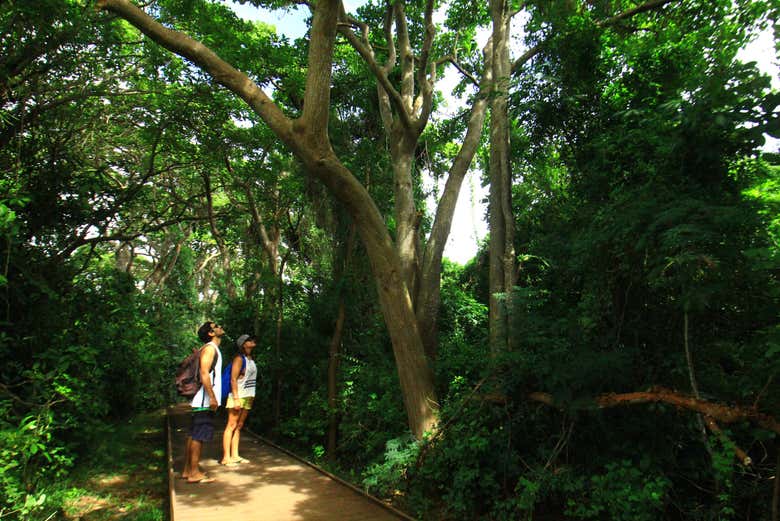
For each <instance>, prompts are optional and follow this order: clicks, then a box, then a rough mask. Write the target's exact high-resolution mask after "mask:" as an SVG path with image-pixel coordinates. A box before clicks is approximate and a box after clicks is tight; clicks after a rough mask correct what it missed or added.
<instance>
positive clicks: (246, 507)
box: [168, 404, 411, 521]
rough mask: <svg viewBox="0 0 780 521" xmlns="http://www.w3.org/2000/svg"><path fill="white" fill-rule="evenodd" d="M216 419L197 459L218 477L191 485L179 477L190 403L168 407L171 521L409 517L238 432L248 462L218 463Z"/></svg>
mask: <svg viewBox="0 0 780 521" xmlns="http://www.w3.org/2000/svg"><path fill="white" fill-rule="evenodd" d="M217 417H218V423H217V425H216V427H217V428H216V430H215V433H214V440H213V441H212V442H210V443H206V444H204V446H203V455H202V457H201V467H202V468H203V470H204V471H205V472H206V473H207V474H208V475H209V476H211V477H214V478H216V479H217V481H216V482H214V483H201V484H190V483H187V482H186V480H183V479H181V478H180V477H179V474H180V472H181V469H182V466H183V464H182V462H183V458H184V443H185V440H186V436H187V430H188V428H189V421H190V416H189V407H188V406H187V405H186V404H181V405H176V406H173V407H170V408H168V422H169V423H168V477H169V490H170V498H171V521H179V520H186V521H209V520H212V519H214V520H219V521H223V520H225V519H235V520H240V521H321V520H322V521H324V520H338V521H358V520H359V521H367V520H371V521H385V520H388V521H390V520H392V521H397V520H398V519H411V518H409V517H405V516H404V515H403V514H401V513H396V512H395V511H393V510H390V509H388V508H385V507H384V506H382V505H381V504H379V502H378V501H377V500H376V499H373V498H371V497H368V496H366V495H364V494H362V493H361V492H360V491H359V490H355V489H353V488H350V486H349V485H346V484H344V483H342V482H340V481H338V480H336V479H333V478H332V477H330V476H329V475H327V474H326V473H324V471H321V470H318V469H316V468H315V467H313V466H311V465H309V464H307V463H305V462H303V461H301V460H299V459H297V458H295V457H293V456H292V455H290V454H287V453H285V452H283V451H282V450H280V449H278V448H276V447H273V446H272V445H270V444H269V443H267V442H265V441H264V440H262V439H260V438H259V437H257V436H255V435H253V434H251V433H247V432H242V434H241V456H242V457H244V458H246V459H248V460H249V463H243V464H240V465H237V466H235V467H224V466H222V465H220V464H219V461H218V458H219V457H220V456H221V453H222V429H223V428H224V415H223V414H220V415H217ZM220 419H221V422H220Z"/></svg>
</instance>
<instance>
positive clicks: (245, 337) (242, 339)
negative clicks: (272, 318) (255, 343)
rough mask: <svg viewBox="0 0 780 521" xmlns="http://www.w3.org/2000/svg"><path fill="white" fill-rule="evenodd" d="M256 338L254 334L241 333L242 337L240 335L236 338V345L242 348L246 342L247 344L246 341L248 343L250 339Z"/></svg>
mask: <svg viewBox="0 0 780 521" xmlns="http://www.w3.org/2000/svg"><path fill="white" fill-rule="evenodd" d="M254 339H255V337H254V336H252V335H241V336H240V337H238V338H237V339H236V346H237V347H238V348H239V349H241V348H242V347H244V344H245V343H246V342H247V341H248V340H254Z"/></svg>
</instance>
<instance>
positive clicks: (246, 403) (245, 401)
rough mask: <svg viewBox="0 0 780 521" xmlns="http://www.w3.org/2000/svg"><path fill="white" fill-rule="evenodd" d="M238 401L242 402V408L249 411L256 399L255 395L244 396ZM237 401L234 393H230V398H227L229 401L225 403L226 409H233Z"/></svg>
mask: <svg viewBox="0 0 780 521" xmlns="http://www.w3.org/2000/svg"><path fill="white" fill-rule="evenodd" d="M238 401H239V402H240V404H241V408H242V409H246V410H247V411H248V410H250V409H251V408H252V402H254V401H255V397H254V396H247V397H244V398H239V399H238ZM235 403H236V402H235V401H234V400H233V395H232V394H229V395H228V399H227V403H226V404H225V408H226V409H232V408H234V407H235Z"/></svg>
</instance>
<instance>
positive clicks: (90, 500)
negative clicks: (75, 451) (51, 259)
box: [31, 411, 168, 521]
mask: <svg viewBox="0 0 780 521" xmlns="http://www.w3.org/2000/svg"><path fill="white" fill-rule="evenodd" d="M164 422H165V416H164V411H156V412H150V413H144V414H141V415H138V416H135V417H133V418H131V419H128V420H123V421H122V422H121V423H118V424H115V425H109V426H107V427H106V432H104V433H101V435H100V436H99V439H98V440H97V441H96V442H95V444H94V448H93V450H92V453H91V454H88V455H86V456H85V457H83V458H81V460H80V461H79V462H78V463H77V465H76V467H75V468H74V469H73V471H72V472H71V473H70V474H69V476H68V477H67V478H66V479H64V480H62V482H61V483H57V484H55V485H53V486H52V488H51V489H50V490H49V491H48V494H47V496H46V502H45V504H44V505H43V508H41V509H39V510H38V511H37V512H36V514H35V516H34V517H31V519H36V520H38V519H40V520H55V519H59V520H81V521H114V520H122V521H164V520H166V519H167V518H168V515H167V512H168V497H167V495H168V494H167V491H168V488H167V482H166V475H167V474H166V470H167V468H166V455H165V428H164V425H165V423H164Z"/></svg>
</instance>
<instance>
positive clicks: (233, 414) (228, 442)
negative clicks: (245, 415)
mask: <svg viewBox="0 0 780 521" xmlns="http://www.w3.org/2000/svg"><path fill="white" fill-rule="evenodd" d="M241 411H242V410H238V411H237V410H235V409H228V419H227V425H225V432H224V434H222V461H220V463H222V464H223V465H227V464H228V463H233V462H234V461H235V459H234V458H231V457H230V456H231V454H232V451H231V447H232V444H233V438H234V437H235V436H237V435H238V431H237V430H236V426H237V425H238V418H239V415H240V414H241Z"/></svg>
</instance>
